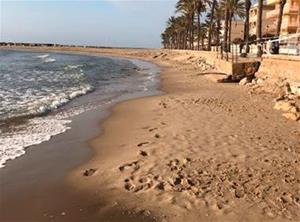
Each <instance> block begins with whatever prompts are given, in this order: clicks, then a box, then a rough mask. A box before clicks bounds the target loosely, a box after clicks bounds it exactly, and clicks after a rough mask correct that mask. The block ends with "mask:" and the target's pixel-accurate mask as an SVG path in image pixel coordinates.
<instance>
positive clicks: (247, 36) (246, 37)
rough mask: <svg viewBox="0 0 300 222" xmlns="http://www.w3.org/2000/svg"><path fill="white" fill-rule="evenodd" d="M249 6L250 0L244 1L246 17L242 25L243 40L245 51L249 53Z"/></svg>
mask: <svg viewBox="0 0 300 222" xmlns="http://www.w3.org/2000/svg"><path fill="white" fill-rule="evenodd" d="M250 8H251V1H250V0H246V1H245V10H246V19H245V26H244V42H246V53H249V51H250V47H249V12H250Z"/></svg>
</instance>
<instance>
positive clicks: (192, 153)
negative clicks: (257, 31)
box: [67, 50, 300, 222]
mask: <svg viewBox="0 0 300 222" xmlns="http://www.w3.org/2000/svg"><path fill="white" fill-rule="evenodd" d="M83 51H85V50H83ZM99 51H101V50H99ZM104 51H105V52H104V53H108V52H107V50H104ZM111 53H120V54H121V55H124V54H126V51H125V52H124V50H123V51H122V50H121V51H119V52H118V50H112V52H111ZM161 53H165V54H167V56H164V54H161ZM172 53H173V52H171V51H161V50H158V51H155V50H144V51H143V50H140V51H139V50H132V51H127V56H134V55H135V56H138V55H140V56H141V57H143V56H144V57H145V58H146V59H149V60H153V61H155V60H158V61H156V62H158V63H159V64H160V65H162V66H163V65H166V66H165V68H163V69H162V72H161V76H160V78H161V87H162V88H163V91H164V92H166V93H165V94H164V95H160V96H154V97H147V98H139V99H134V100H129V101H125V102H121V103H118V104H117V105H115V106H114V107H113V109H112V112H111V114H110V115H109V117H108V118H105V120H104V121H102V122H101V128H102V129H103V131H102V133H101V135H98V136H96V137H95V138H94V139H92V140H90V141H89V144H90V146H92V147H93V152H94V155H93V156H92V159H91V160H89V161H88V162H87V163H85V164H83V165H81V166H79V167H78V168H76V169H74V170H73V171H72V173H71V175H70V176H69V177H68V178H67V182H68V184H69V185H71V187H72V189H75V190H76V191H77V192H78V193H82V194H85V195H86V196H87V197H92V198H93V199H94V200H96V203H97V201H98V202H99V203H100V202H101V200H105V201H104V202H105V207H101V206H98V205H95V211H94V212H96V215H95V216H96V217H98V219H99V218H100V219H103V218H101V216H103V215H104V216H108V215H109V216H108V217H110V216H112V215H113V214H114V213H115V210H116V209H123V210H124V211H123V212H128V215H133V216H142V217H146V218H145V220H147V219H149V220H154V221H172V222H173V221H174V222H177V221H178V222H180V221H184V220H187V221H195V220H198V221H254V220H255V221H291V220H292V221H297V219H298V218H299V215H298V213H297V212H299V211H298V209H299V199H298V195H299V187H298V186H297V183H298V182H299V181H300V180H299V177H300V175H299V174H300V169H299V165H298V164H297V163H299V158H300V155H299V152H300V146H299V135H300V131H299V125H298V123H296V122H291V121H288V120H285V119H284V118H282V117H281V115H280V113H279V112H277V111H274V110H273V109H272V103H271V100H272V97H271V96H270V95H267V94H266V95H264V96H261V95H251V94H248V93H247V91H246V90H245V89H243V88H241V87H238V86H237V85H234V84H216V83H214V82H212V81H210V80H208V79H207V78H205V77H203V76H199V75H198V73H199V71H201V68H196V67H194V66H192V65H187V64H184V63H185V61H184V60H183V61H182V62H180V61H176V60H175V61H174V60H173V56H174V55H173V54H172ZM174 54H175V57H176V52H174ZM154 56H158V57H159V58H158V59H154ZM187 56H189V55H187ZM161 57H164V58H161ZM165 57H166V58H165ZM156 58H157V57H156ZM199 69H200V70H199ZM145 117H147V118H145ZM90 169H92V171H90V172H92V173H91V174H90V173H88V174H89V176H83V173H84V172H85V171H86V170H90ZM233 172H234V174H233ZM285 178H290V179H287V180H286V181H285V182H282V180H284V179H285ZM297 181H298V182H297ZM266 189H268V190H266ZM108 217H107V218H108ZM117 217H118V216H117ZM113 219H116V220H117V219H119V221H120V219H122V218H113ZM121 221H123V220H121ZM124 221H126V220H124Z"/></svg>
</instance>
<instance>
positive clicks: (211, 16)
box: [207, 0, 217, 51]
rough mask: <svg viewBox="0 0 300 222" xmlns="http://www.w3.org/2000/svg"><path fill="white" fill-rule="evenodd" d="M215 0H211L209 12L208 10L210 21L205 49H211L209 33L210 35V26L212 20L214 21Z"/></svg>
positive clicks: (211, 25) (211, 26)
mask: <svg viewBox="0 0 300 222" xmlns="http://www.w3.org/2000/svg"><path fill="white" fill-rule="evenodd" d="M216 4H217V1H216V0H213V2H212V6H211V12H210V22H209V30H208V45H207V49H208V50H209V51H210V50H211V35H212V28H213V21H214V13H215V7H216Z"/></svg>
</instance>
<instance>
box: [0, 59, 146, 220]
mask: <svg viewBox="0 0 300 222" xmlns="http://www.w3.org/2000/svg"><path fill="white" fill-rule="evenodd" d="M136 62H137V63H139V62H138V61H136ZM144 66H145V65H144ZM134 96H138V95H131V97H134ZM80 99H85V98H84V97H83V98H80ZM123 99H126V96H124V98H123ZM107 116H109V107H106V108H101V109H95V110H90V111H87V112H85V113H83V114H80V115H78V116H75V117H73V118H72V123H71V124H70V127H71V130H68V131H67V132H65V133H63V134H60V135H56V136H54V137H52V138H51V140H49V141H46V142H43V143H42V144H38V145H34V146H31V147H28V148H27V149H26V154H25V155H23V156H21V157H19V158H17V159H15V160H13V161H8V162H7V164H6V167H4V168H2V169H0V220H1V221H6V222H13V221H20V222H24V221H26V222H27V221H28V222H29V221H39V222H40V221H99V219H100V220H103V221H120V220H121V221H140V220H143V221H151V219H149V218H148V217H147V216H145V215H135V214H132V213H130V212H129V211H127V209H126V208H125V207H122V206H116V207H111V208H110V209H109V210H108V211H106V212H105V213H102V214H101V215H98V214H97V212H98V210H99V208H100V209H101V208H106V203H105V200H104V199H103V200H101V199H100V200H99V199H98V198H97V199H95V198H94V196H93V195H85V194H82V193H80V192H79V191H78V190H77V189H72V188H71V187H70V186H69V185H68V183H67V182H66V177H67V175H68V174H69V173H70V171H71V170H73V169H74V168H75V167H78V166H79V165H81V164H83V163H85V162H87V161H88V160H89V159H90V158H91V157H92V155H93V151H92V150H91V149H90V147H89V145H88V139H90V138H93V137H95V136H96V135H99V134H100V133H101V129H100V122H101V121H102V120H103V119H105V118H107Z"/></svg>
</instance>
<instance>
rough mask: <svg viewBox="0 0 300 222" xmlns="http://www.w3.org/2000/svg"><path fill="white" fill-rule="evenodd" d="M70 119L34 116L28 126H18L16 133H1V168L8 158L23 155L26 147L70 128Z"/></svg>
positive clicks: (11, 158)
mask: <svg viewBox="0 0 300 222" xmlns="http://www.w3.org/2000/svg"><path fill="white" fill-rule="evenodd" d="M70 122H71V121H70V120H58V119H55V118H53V117H45V118H42V117H40V118H34V119H30V120H29V121H28V124H27V125H26V127H22V126H20V127H19V128H18V127H16V129H15V133H2V134H1V135H0V168H2V167H4V166H5V163H6V162H7V161H8V160H13V159H15V158H17V157H19V156H22V155H24V154H25V152H26V147H28V146H32V145H37V144H40V143H42V142H44V141H47V140H49V139H50V138H51V137H52V136H54V135H57V134H60V133H63V132H65V131H66V130H68V129H70V127H69V126H68V124H69V123H70Z"/></svg>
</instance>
